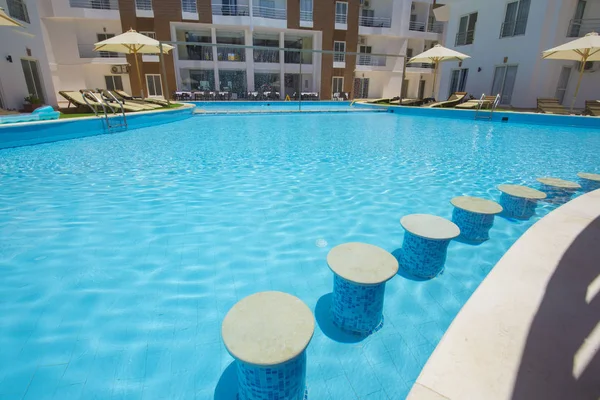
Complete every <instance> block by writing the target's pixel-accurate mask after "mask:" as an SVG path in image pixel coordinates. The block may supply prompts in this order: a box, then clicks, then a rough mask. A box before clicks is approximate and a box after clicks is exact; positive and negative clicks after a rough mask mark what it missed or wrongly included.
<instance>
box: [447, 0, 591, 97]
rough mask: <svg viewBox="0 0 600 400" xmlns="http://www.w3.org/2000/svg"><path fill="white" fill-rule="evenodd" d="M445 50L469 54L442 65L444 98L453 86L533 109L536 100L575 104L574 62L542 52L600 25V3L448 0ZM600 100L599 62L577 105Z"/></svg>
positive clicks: (586, 80) (577, 0)
mask: <svg viewBox="0 0 600 400" xmlns="http://www.w3.org/2000/svg"><path fill="white" fill-rule="evenodd" d="M444 3H445V6H444V7H441V8H439V9H437V10H436V13H438V16H439V17H440V19H447V21H448V22H447V31H446V34H445V43H446V47H449V48H452V49H454V50H456V51H459V52H461V53H465V54H468V55H469V56H471V58H470V59H467V60H465V61H463V62H462V63H460V64H459V63H454V62H448V63H444V64H443V66H442V68H441V73H440V76H441V79H440V85H439V92H438V93H439V94H438V97H439V98H445V97H447V96H448V95H449V94H450V93H452V92H454V91H466V92H468V93H469V94H470V95H472V96H474V97H476V98H479V97H480V96H481V95H482V94H486V95H496V94H500V95H501V102H500V104H501V105H504V106H513V107H517V108H536V104H537V103H536V100H537V98H557V99H559V100H560V101H561V102H562V104H563V105H565V106H567V107H568V106H570V105H571V101H572V98H573V94H574V92H575V87H576V85H577V80H578V77H579V65H578V63H576V62H573V61H559V60H543V59H542V52H543V51H544V50H547V49H550V48H552V47H555V46H558V45H561V44H563V43H566V42H569V41H571V40H574V39H576V38H577V37H581V36H584V35H585V34H586V33H589V32H591V31H599V30H600V0H446V1H444ZM599 97H600V63H589V64H587V65H586V66H585V72H584V74H583V80H582V84H581V88H580V90H579V94H578V97H577V102H576V104H575V107H576V108H583V107H584V103H585V100H590V99H597V98H599Z"/></svg>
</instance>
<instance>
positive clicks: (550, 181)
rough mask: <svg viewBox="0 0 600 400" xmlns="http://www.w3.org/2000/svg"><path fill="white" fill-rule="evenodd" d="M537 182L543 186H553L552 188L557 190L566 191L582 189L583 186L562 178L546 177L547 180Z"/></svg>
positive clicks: (542, 179)
mask: <svg viewBox="0 0 600 400" xmlns="http://www.w3.org/2000/svg"><path fill="white" fill-rule="evenodd" d="M536 180H537V181H538V182H539V183H541V184H542V185H546V186H551V187H554V188H557V189H564V190H577V189H581V185H580V184H579V183H576V182H571V181H566V180H564V179H560V178H549V177H545V178H537V179H536Z"/></svg>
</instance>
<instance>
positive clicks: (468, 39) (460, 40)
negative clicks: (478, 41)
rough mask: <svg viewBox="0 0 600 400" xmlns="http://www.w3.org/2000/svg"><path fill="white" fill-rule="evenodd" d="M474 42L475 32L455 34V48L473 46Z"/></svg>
mask: <svg viewBox="0 0 600 400" xmlns="http://www.w3.org/2000/svg"><path fill="white" fill-rule="evenodd" d="M474 41H475V31H474V30H472V31H466V32H459V33H457V34H456V41H455V46H465V45H468V44H473V42H474Z"/></svg>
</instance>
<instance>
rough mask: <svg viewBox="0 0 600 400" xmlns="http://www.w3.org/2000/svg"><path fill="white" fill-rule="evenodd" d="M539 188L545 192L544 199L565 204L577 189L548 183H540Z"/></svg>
mask: <svg viewBox="0 0 600 400" xmlns="http://www.w3.org/2000/svg"><path fill="white" fill-rule="evenodd" d="M540 190H541V191H542V192H544V193H546V198H545V199H544V201H546V202H548V203H552V204H556V205H561V204H565V203H566V202H567V201H569V200H571V198H573V195H574V194H575V193H576V192H577V190H566V189H560V188H556V187H554V186H548V185H540Z"/></svg>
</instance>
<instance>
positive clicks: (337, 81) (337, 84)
mask: <svg viewBox="0 0 600 400" xmlns="http://www.w3.org/2000/svg"><path fill="white" fill-rule="evenodd" d="M343 91H344V77H343V76H334V77H333V81H332V82H331V93H342V92H343Z"/></svg>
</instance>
